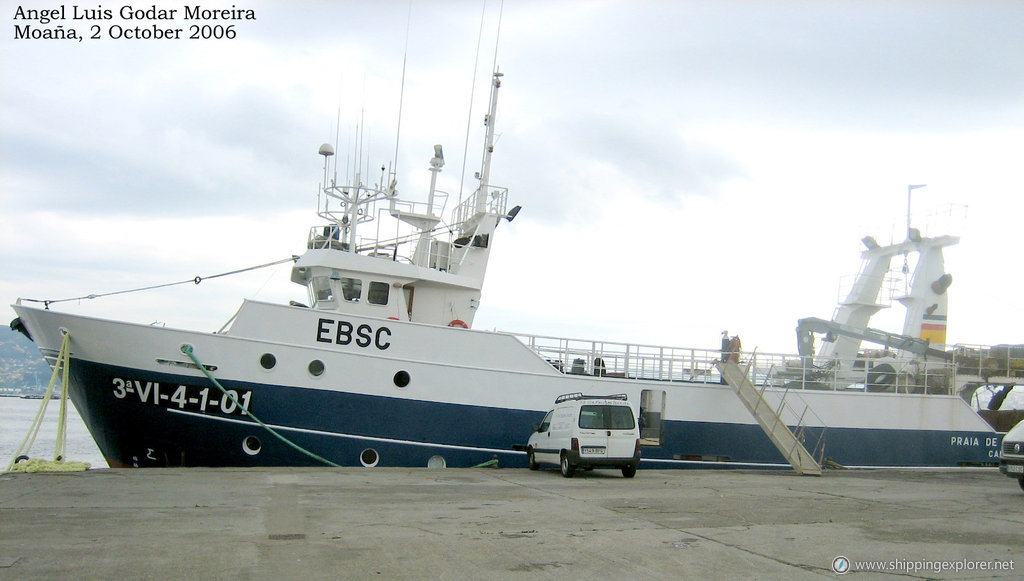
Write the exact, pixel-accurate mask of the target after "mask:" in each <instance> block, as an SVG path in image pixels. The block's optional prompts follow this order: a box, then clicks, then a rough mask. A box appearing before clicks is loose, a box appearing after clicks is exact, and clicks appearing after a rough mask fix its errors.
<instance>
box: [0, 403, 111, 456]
mask: <svg viewBox="0 0 1024 581" xmlns="http://www.w3.org/2000/svg"><path fill="white" fill-rule="evenodd" d="M43 403H44V400H41V399H23V398H20V397H0V472H2V471H3V470H5V469H6V468H7V464H8V463H10V461H11V459H12V458H14V455H15V453H16V452H17V451H18V447H19V446H20V445H21V443H22V441H24V440H25V436H26V435H28V432H29V430H30V429H31V428H32V422H33V421H34V420H35V418H36V414H37V413H38V412H39V408H40V406H41V405H42V404H43ZM45 403H47V406H46V414H45V415H44V416H43V423H42V425H41V426H40V427H39V433H38V434H37V435H36V440H35V443H34V444H33V445H32V448H31V449H30V450H29V452H28V454H27V456H29V457H30V458H39V459H41V460H53V450H54V448H55V447H56V444H57V420H58V415H59V414H60V400H56V399H53V400H49V401H48V402H45ZM67 416H68V417H67V432H66V436H65V440H64V442H65V444H64V459H65V460H68V461H76V462H88V463H89V464H90V468H107V461H106V460H104V459H103V454H101V453H100V449H99V447H97V446H96V442H95V441H93V439H92V436H91V435H90V434H89V430H87V429H86V427H85V422H83V421H82V417H81V416H79V415H78V410H76V409H75V406H74V405H72V403H71V402H70V401H69V402H68V414H67Z"/></svg>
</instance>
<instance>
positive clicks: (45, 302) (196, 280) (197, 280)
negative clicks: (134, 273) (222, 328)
mask: <svg viewBox="0 0 1024 581" xmlns="http://www.w3.org/2000/svg"><path fill="white" fill-rule="evenodd" d="M298 259H299V257H298V256H289V257H288V258H282V259H281V260H275V261H274V262H268V263H266V264H258V265H256V266H249V267H246V268H239V269H237V270H231V271H228V272H222V273H220V274H211V275H209V276H194V277H192V278H189V279H186V280H179V281H177V282H167V283H164V284H154V285H151V286H144V287H139V288H131V289H124V290H119V291H113V292H109V293H99V294H90V295H85V296H81V297H72V298H67V299H21V300H22V301H25V302H29V303H43V307H44V308H46V309H49V308H50V305H53V304H56V303H66V302H69V301H82V300H85V299H98V298H102V297H109V296H113V295H123V294H128V293H136V292H141V291H147V290H153V289H158V288H165V287H169V286H177V285H179V284H188V283H192V284H199V283H201V282H203V281H204V280H209V279H211V278H220V277H222V276H229V275H232V274H240V273H243V272H248V271H250V270H258V269H260V268H267V267H268V266H277V265H278V264H284V263H286V262H295V261H296V260H298Z"/></svg>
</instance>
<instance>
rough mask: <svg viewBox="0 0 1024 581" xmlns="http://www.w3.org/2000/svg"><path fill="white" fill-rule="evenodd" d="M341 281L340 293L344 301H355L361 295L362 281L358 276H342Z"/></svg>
mask: <svg viewBox="0 0 1024 581" xmlns="http://www.w3.org/2000/svg"><path fill="white" fill-rule="evenodd" d="M340 281H341V294H342V297H344V299H345V300H346V301H349V302H357V301H359V299H360V298H361V297H362V296H363V281H362V280H360V279H358V278H348V277H347V276H343V277H341V279H340Z"/></svg>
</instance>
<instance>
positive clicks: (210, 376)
mask: <svg viewBox="0 0 1024 581" xmlns="http://www.w3.org/2000/svg"><path fill="white" fill-rule="evenodd" d="M181 352H182V353H184V354H185V355H188V358H189V359H191V360H192V363H195V364H196V367H198V368H199V371H202V372H203V375H205V376H206V377H207V379H209V380H210V381H212V382H213V385H215V386H216V387H217V389H219V390H220V392H221V393H222V394H223V395H224V397H227V398H229V399H230V400H231V401H232V402H233V403H234V404H235V406H236V407H238V408H239V409H240V410H242V413H243V414H245V415H247V416H249V417H250V418H252V420H253V421H254V422H256V423H257V424H259V425H260V426H262V427H263V428H264V429H266V430H267V431H268V432H270V433H271V434H273V435H274V436H275V437H276V438H277V439H279V440H281V441H282V442H284V443H285V444H288V445H289V446H291V447H292V448H295V449H296V450H298V451H299V452H302V453H303V454H305V455H307V456H309V457H310V458H313V459H314V460H317V461H320V462H323V463H324V464H327V465H328V466H333V467H335V468H341V466H339V465H338V464H335V463H334V462H331V461H330V460H328V459H326V458H323V457H321V456H318V455H316V454H314V453H313V452H310V451H309V450H307V449H305V448H303V447H302V446H300V445H298V444H296V443H295V442H292V441H291V440H289V439H288V438H286V437H284V436H282V435H281V434H279V433H277V431H276V430H274V428H271V427H270V426H268V425H267V424H265V423H263V422H262V421H260V419H259V418H257V417H256V416H254V415H252V412H250V411H249V410H248V409H246V408H245V407H244V406H242V404H241V403H239V402H238V397H237V396H236V395H235V394H234V393H233V392H229V391H228V390H226V389H224V386H223V385H221V384H220V382H219V381H217V378H216V377H214V376H213V373H211V372H210V370H209V369H207V367H206V365H203V363H202V362H201V361H200V360H199V357H197V356H196V354H195V353H194V350H193V349H192V346H191V345H182V346H181Z"/></svg>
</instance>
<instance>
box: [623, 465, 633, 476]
mask: <svg viewBox="0 0 1024 581" xmlns="http://www.w3.org/2000/svg"><path fill="white" fill-rule="evenodd" d="M634 476H636V465H635V464H630V465H629V466H623V467H622V477H623V478H632V477H634Z"/></svg>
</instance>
